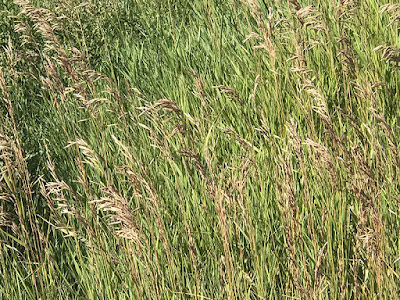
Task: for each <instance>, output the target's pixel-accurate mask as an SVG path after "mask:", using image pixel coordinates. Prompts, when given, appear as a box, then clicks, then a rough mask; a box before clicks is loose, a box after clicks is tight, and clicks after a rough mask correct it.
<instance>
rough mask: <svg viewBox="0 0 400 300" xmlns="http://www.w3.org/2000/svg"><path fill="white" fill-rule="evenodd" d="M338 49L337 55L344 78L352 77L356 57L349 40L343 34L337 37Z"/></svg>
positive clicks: (354, 71) (354, 72)
mask: <svg viewBox="0 0 400 300" xmlns="http://www.w3.org/2000/svg"><path fill="white" fill-rule="evenodd" d="M338 43H339V51H338V54H337V57H339V58H340V62H341V64H342V69H343V74H344V75H345V76H346V78H349V79H353V78H354V77H355V76H356V66H357V64H356V59H355V56H354V52H353V48H352V46H351V42H350V40H349V39H348V38H347V37H346V36H344V37H341V38H339V39H338Z"/></svg>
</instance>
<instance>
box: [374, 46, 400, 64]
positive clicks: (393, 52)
mask: <svg viewBox="0 0 400 300" xmlns="http://www.w3.org/2000/svg"><path fill="white" fill-rule="evenodd" d="M381 49H383V51H382V59H383V60H385V61H386V63H387V64H389V65H390V66H392V67H393V68H395V69H398V70H399V69H400V48H398V47H395V46H384V45H380V46H378V47H375V48H374V51H378V50H381Z"/></svg>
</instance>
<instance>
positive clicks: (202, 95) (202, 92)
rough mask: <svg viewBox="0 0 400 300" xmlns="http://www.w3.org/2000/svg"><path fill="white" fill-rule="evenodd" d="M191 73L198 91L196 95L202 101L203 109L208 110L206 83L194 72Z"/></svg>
mask: <svg viewBox="0 0 400 300" xmlns="http://www.w3.org/2000/svg"><path fill="white" fill-rule="evenodd" d="M189 72H190V74H191V75H192V76H193V78H194V87H195V89H196V92H195V93H194V95H195V96H196V97H197V98H199V99H200V101H201V105H202V106H203V108H207V99H206V94H205V84H206V83H205V81H204V78H202V77H200V76H199V75H198V74H197V73H196V72H195V71H194V70H190V71H189Z"/></svg>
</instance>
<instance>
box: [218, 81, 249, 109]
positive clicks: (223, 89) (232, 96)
mask: <svg viewBox="0 0 400 300" xmlns="http://www.w3.org/2000/svg"><path fill="white" fill-rule="evenodd" d="M213 88H214V89H218V90H219V91H220V92H221V93H223V94H226V95H227V96H228V97H229V98H230V99H232V100H235V101H237V102H239V103H240V105H243V104H244V102H243V100H241V99H240V97H239V94H238V93H237V92H236V91H235V90H234V89H232V88H230V87H228V86H225V85H216V86H213Z"/></svg>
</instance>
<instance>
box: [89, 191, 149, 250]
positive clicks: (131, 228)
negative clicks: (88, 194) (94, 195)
mask: <svg viewBox="0 0 400 300" xmlns="http://www.w3.org/2000/svg"><path fill="white" fill-rule="evenodd" d="M102 191H103V192H104V194H105V195H106V196H105V197H102V198H100V199H99V200H92V201H91V203H94V204H95V205H96V206H97V208H98V209H99V210H102V211H104V212H107V213H108V212H109V213H110V221H109V225H110V226H113V227H114V226H115V225H116V226H117V227H118V229H117V230H116V231H115V233H116V234H117V236H119V237H122V238H125V239H128V240H131V241H132V242H133V243H134V244H136V245H139V246H140V245H141V244H142V243H141V239H142V238H143V236H144V235H143V233H142V232H141V230H140V228H139V226H138V225H137V224H136V222H135V217H134V214H133V212H132V210H131V209H130V206H129V204H128V200H126V199H125V197H123V196H121V195H120V194H119V193H118V191H117V190H116V188H115V187H113V186H110V187H105V188H103V189H102Z"/></svg>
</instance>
